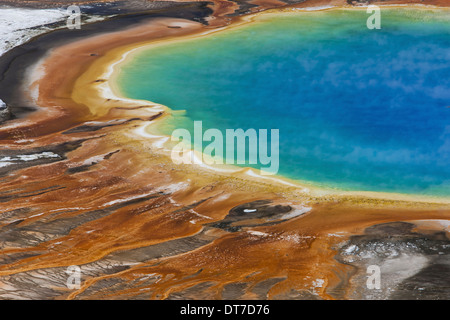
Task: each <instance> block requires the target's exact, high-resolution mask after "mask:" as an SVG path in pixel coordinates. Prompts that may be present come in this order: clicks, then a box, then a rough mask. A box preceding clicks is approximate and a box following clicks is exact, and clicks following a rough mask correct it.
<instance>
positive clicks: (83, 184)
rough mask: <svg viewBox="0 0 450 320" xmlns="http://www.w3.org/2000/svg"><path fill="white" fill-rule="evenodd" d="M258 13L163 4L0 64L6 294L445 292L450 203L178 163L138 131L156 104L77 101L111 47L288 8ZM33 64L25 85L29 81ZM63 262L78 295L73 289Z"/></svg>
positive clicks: (438, 295)
mask: <svg viewBox="0 0 450 320" xmlns="http://www.w3.org/2000/svg"><path fill="white" fill-rule="evenodd" d="M133 3H134V2H133ZM138 3H143V2H142V1H139V2H138ZM258 3H259V1H252V2H250V1H248V2H239V3H235V2H232V1H217V2H215V3H214V4H211V3H206V2H198V3H192V2H189V3H182V4H179V3H177V4H173V5H170V6H169V5H167V4H164V6H166V7H164V8H163V9H164V10H162V9H161V8H158V9H155V8H153V9H151V8H150V9H149V10H148V11H146V12H145V13H142V14H135V13H130V12H128V14H127V15H124V16H121V15H119V16H117V17H115V18H113V19H109V20H108V21H102V22H98V23H95V24H89V25H86V27H83V28H82V29H81V30H79V31H74V32H72V33H70V36H69V34H68V32H69V31H67V30H58V31H54V32H52V33H49V34H46V35H43V36H41V37H39V38H37V39H35V40H33V41H31V42H29V43H27V44H25V45H23V46H20V47H17V48H16V49H14V50H12V51H10V52H9V53H8V54H6V55H5V56H3V57H1V58H0V70H1V72H2V75H3V77H2V79H1V80H0V81H1V83H0V97H2V99H4V100H5V101H6V102H8V104H10V105H11V106H13V113H14V114H15V116H16V118H14V119H12V120H10V121H6V122H5V123H4V124H3V125H2V126H0V139H1V140H0V205H1V206H0V298H1V299H211V298H214V299H352V298H354V299H372V298H374V299H388V298H391V299H392V298H412V299H415V298H420V299H429V298H433V299H444V298H448V296H449V286H448V280H447V279H448V268H449V260H448V253H449V239H448V234H449V230H448V224H446V221H447V222H448V219H449V215H450V207H449V204H447V203H443V202H438V201H436V202H433V201H412V200H405V199H395V198H393V199H387V198H382V197H365V196H362V195H358V196H351V195H348V194H342V195H338V194H327V193H323V194H311V193H308V192H307V191H306V190H304V189H301V188H297V187H294V186H290V185H285V184H273V183H269V182H267V181H264V180H261V179H258V178H252V177H250V176H248V175H246V174H245V173H242V174H239V173H238V174H233V175H225V174H220V173H217V172H213V171H206V170H198V168H196V167H191V166H175V165H174V164H173V163H172V162H171V161H170V159H167V157H165V156H163V155H161V154H160V153H158V152H157V150H156V149H155V147H154V146H153V145H152V144H151V143H150V142H149V141H148V139H145V138H144V137H142V136H141V135H139V134H138V132H140V131H141V130H142V128H143V127H144V126H145V125H147V124H149V123H153V122H156V121H159V120H160V119H161V118H162V117H164V112H165V111H164V110H162V111H161V110H159V111H155V109H154V108H153V107H154V106H152V105H148V104H145V103H143V102H139V103H135V104H134V105H130V104H129V103H128V102H126V101H122V100H114V99H113V98H111V99H109V100H108V99H104V100H102V101H100V100H93V101H95V102H96V103H95V106H94V107H92V106H90V105H87V104H83V103H79V102H77V101H74V98H73V97H74V95H75V94H76V93H77V94H79V93H80V92H84V93H85V95H90V94H91V93H93V92H94V91H95V90H94V89H95V86H96V85H100V84H101V83H102V79H99V78H96V77H95V75H96V72H95V71H96V70H91V69H92V68H90V67H92V66H94V63H95V61H99V59H102V58H105V57H107V55H108V52H109V51H111V50H112V48H114V47H115V46H118V45H121V46H127V45H130V44H133V43H137V42H139V41H150V40H154V39H156V38H155V34H156V33H157V36H158V37H162V35H165V36H167V37H169V38H176V37H177V36H181V35H186V34H191V33H195V32H199V33H201V32H204V31H206V30H210V29H211V28H215V27H218V26H224V25H227V24H228V23H232V22H233V19H238V18H239V16H240V15H242V14H243V13H245V12H248V11H256V10H262V9H264V8H267V7H271V6H284V5H286V4H287V3H284V2H279V1H273V2H264V3H263V2H261V5H258ZM307 3H308V2H306V4H307ZM314 3H318V2H314ZM29 4H30V5H36V4H35V3H34V4H33V1H29ZM291 4H292V3H291ZM161 5H162V4H161ZM174 21H176V22H177V23H179V22H183V26H186V27H183V28H170V26H173V25H174V24H173V23H174ZM156 31H158V32H156ZM94 36H95V38H93V37H94ZM93 39H94V40H93ZM158 39H159V38H158ZM67 52H70V53H71V54H63V53H67ZM41 59H43V60H41ZM36 63H39V64H40V65H41V66H44V68H43V72H41V74H40V76H39V77H38V79H34V80H35V81H34V82H32V83H33V85H34V86H35V87H32V86H31V85H30V81H28V82H27V81H24V79H27V75H28V73H27V71H29V70H30V69H28V68H29V67H33V66H35V64H36ZM88 69H89V70H88ZM94 69H95V68H94ZM61 70H64V73H63V72H61ZM88 71H89V72H88ZM82 75H85V76H84V77H81V76H82ZM90 75H92V77H93V78H90ZM79 79H82V80H79ZM99 80H100V81H99ZM103 80H106V81H107V79H103ZM83 81H86V83H84V82H83ZM24 83H25V84H28V85H30V86H29V87H27V86H26V85H25V86H24ZM32 88H35V89H36V88H37V89H36V90H37V96H34V97H32V96H30V94H29V93H30V91H29V90H28V89H32ZM80 88H81V89H82V90H81V91H80ZM93 88H94V89H93ZM90 90H92V91H90ZM72 265H76V266H79V267H80V269H81V285H80V288H78V289H69V288H68V286H67V281H68V278H69V275H68V274H67V272H66V271H67V268H68V267H69V266H72ZM369 265H377V266H379V267H380V269H381V285H382V286H381V289H379V290H375V291H374V290H370V289H367V286H366V280H367V272H366V270H367V266H369Z"/></svg>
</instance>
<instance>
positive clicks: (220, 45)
mask: <svg viewBox="0 0 450 320" xmlns="http://www.w3.org/2000/svg"><path fill="white" fill-rule="evenodd" d="M368 16H369V15H368V14H366V13H365V12H364V11H349V10H337V11H329V12H314V13H313V12H311V13H298V14H296V15H289V16H286V15H285V16H272V17H269V16H267V17H265V18H263V19H262V22H259V23H254V24H250V25H247V26H245V27H242V28H239V29H235V30H231V31H226V32H222V33H216V34H214V35H212V36H207V37H204V38H201V39H196V40H191V41H186V42H180V43H177V44H169V45H164V46H161V47H158V48H153V49H149V50H146V51H145V52H142V53H141V54H139V55H138V56H137V57H136V58H135V59H133V60H132V61H131V62H129V63H128V64H126V65H125V66H123V67H122V69H121V73H120V76H119V85H120V87H121V88H122V90H123V93H124V94H125V95H126V96H128V97H131V98H137V99H146V100H150V101H154V102H157V103H161V104H164V105H166V106H168V107H169V108H171V109H173V110H186V114H185V116H184V117H183V116H175V117H174V118H172V119H171V120H170V121H168V122H167V123H166V125H165V128H164V131H165V133H167V134H170V132H171V130H173V129H174V128H177V127H180V126H181V127H182V126H184V127H186V128H189V127H190V126H191V123H192V121H193V120H202V121H203V127H204V128H205V129H206V128H218V129H220V130H223V131H225V129H227V128H231V129H235V128H242V129H244V130H246V129H248V128H255V129H279V130H280V169H279V174H281V175H284V176H287V177H289V178H293V179H299V180H307V181H311V182H314V183H316V184H319V185H324V186H328V187H335V188H342V189H348V190H368V191H388V192H402V193H414V194H428V195H439V196H450V165H449V164H450V108H449V106H450V18H449V15H448V11H447V12H446V13H443V12H438V11H436V12H430V11H425V10H421V11H419V10H406V9H402V10H392V9H391V10H382V29H381V30H369V29H367V28H366V19H367V17H368Z"/></svg>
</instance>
